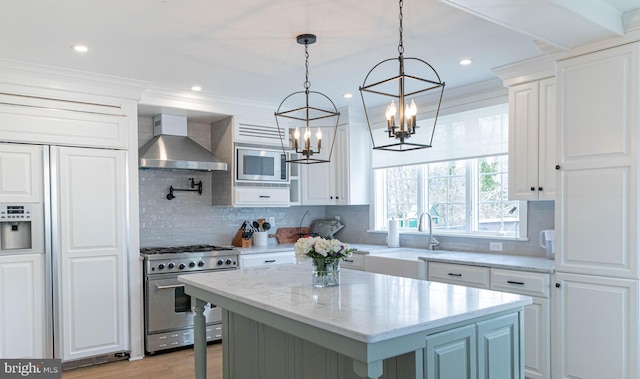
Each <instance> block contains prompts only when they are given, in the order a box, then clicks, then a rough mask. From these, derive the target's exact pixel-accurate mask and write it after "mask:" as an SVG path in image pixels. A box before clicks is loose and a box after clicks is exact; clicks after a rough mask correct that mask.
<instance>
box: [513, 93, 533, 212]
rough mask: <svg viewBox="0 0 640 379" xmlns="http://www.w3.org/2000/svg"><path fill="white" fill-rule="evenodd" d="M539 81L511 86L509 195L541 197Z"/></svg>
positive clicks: (521, 197) (517, 198)
mask: <svg viewBox="0 0 640 379" xmlns="http://www.w3.org/2000/svg"><path fill="white" fill-rule="evenodd" d="M539 97H540V90H539V85H538V82H537V81H535V82H530V83H524V84H520V85H517V86H513V87H511V88H509V198H510V199H512V200H537V199H538V122H539V111H538V101H539Z"/></svg>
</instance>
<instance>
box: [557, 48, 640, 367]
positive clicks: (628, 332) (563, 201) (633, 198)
mask: <svg viewBox="0 0 640 379" xmlns="http://www.w3.org/2000/svg"><path fill="white" fill-rule="evenodd" d="M639 58H640V48H639V44H638V43H631V44H627V45H623V46H619V47H614V48H610V49H607V50H601V51H597V52H594V53H590V54H585V55H581V56H578V57H574V58H569V59H566V60H563V61H560V62H558V64H557V73H556V77H557V80H558V106H559V108H558V111H559V114H558V128H559V130H558V158H559V161H560V162H559V164H560V175H559V177H558V181H559V182H558V192H559V196H558V199H557V203H556V222H555V225H556V230H557V232H556V258H555V261H556V273H557V275H556V286H557V289H556V294H555V295H554V297H555V299H556V300H555V304H554V306H555V308H556V310H555V312H554V316H555V317H554V319H553V330H554V333H553V335H554V336H555V337H554V346H556V347H557V353H556V354H554V361H553V365H552V366H553V370H554V375H553V376H554V377H555V378H568V377H572V378H575V377H582V378H602V377H620V378H636V377H638V375H639V372H638V351H639V349H638V348H639V344H638V338H639V336H638V333H639V332H638V169H639V167H638V127H639V126H640V125H639V119H638V103H639V93H640V89H639V84H638V83H639V81H640V77H639Z"/></svg>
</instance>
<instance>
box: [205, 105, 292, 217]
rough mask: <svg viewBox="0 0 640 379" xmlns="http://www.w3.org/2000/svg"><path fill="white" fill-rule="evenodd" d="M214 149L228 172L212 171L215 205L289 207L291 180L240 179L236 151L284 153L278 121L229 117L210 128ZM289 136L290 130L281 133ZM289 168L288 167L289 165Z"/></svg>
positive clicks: (213, 203) (212, 148) (212, 147)
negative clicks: (240, 148) (239, 149)
mask: <svg viewBox="0 0 640 379" xmlns="http://www.w3.org/2000/svg"><path fill="white" fill-rule="evenodd" d="M211 127H212V129H211V150H212V152H213V153H214V154H215V155H216V156H217V157H219V158H220V159H222V160H224V161H225V162H227V171H212V182H211V187H212V193H213V198H212V205H223V206H229V205H231V206H234V207H288V206H289V205H290V202H289V196H290V189H289V187H290V184H289V181H281V182H269V181H248V180H244V181H243V180H238V177H237V170H238V154H237V150H236V148H238V147H242V148H243V149H250V150H253V149H262V150H265V151H266V150H269V151H276V152H277V151H280V152H282V144H281V142H280V134H279V133H280V131H279V130H278V127H277V126H276V123H275V120H273V121H266V120H264V119H262V120H260V119H255V120H253V119H248V118H243V117H237V116H233V117H232V116H230V117H227V118H225V119H223V120H220V121H216V122H214V123H213V124H212V125H211ZM282 133H283V135H286V134H284V133H287V130H283V131H282ZM287 166H288V165H287Z"/></svg>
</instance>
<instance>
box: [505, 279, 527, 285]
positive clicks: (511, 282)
mask: <svg viewBox="0 0 640 379" xmlns="http://www.w3.org/2000/svg"><path fill="white" fill-rule="evenodd" d="M507 283H509V284H517V285H519V286H524V282H516V281H515V280H507Z"/></svg>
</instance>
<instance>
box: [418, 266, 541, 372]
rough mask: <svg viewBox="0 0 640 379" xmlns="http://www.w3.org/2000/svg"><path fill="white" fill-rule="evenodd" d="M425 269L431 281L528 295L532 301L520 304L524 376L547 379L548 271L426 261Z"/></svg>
mask: <svg viewBox="0 0 640 379" xmlns="http://www.w3.org/2000/svg"><path fill="white" fill-rule="evenodd" d="M428 269H429V280H431V281H434V282H444V283H451V284H459V285H463V286H471V287H477V288H487V289H492V290H495V291H503V292H511V293H517V294H519V295H526V296H531V297H532V299H533V303H532V304H529V305H527V306H525V307H524V344H525V347H524V368H525V377H526V378H530V379H548V378H551V322H550V320H551V308H550V300H549V288H550V276H549V274H545V273H538V272H527V271H518V270H504V269H496V268H490V267H480V266H470V265H462V264H452V263H440V262H429V264H428ZM478 377H481V376H478Z"/></svg>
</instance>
